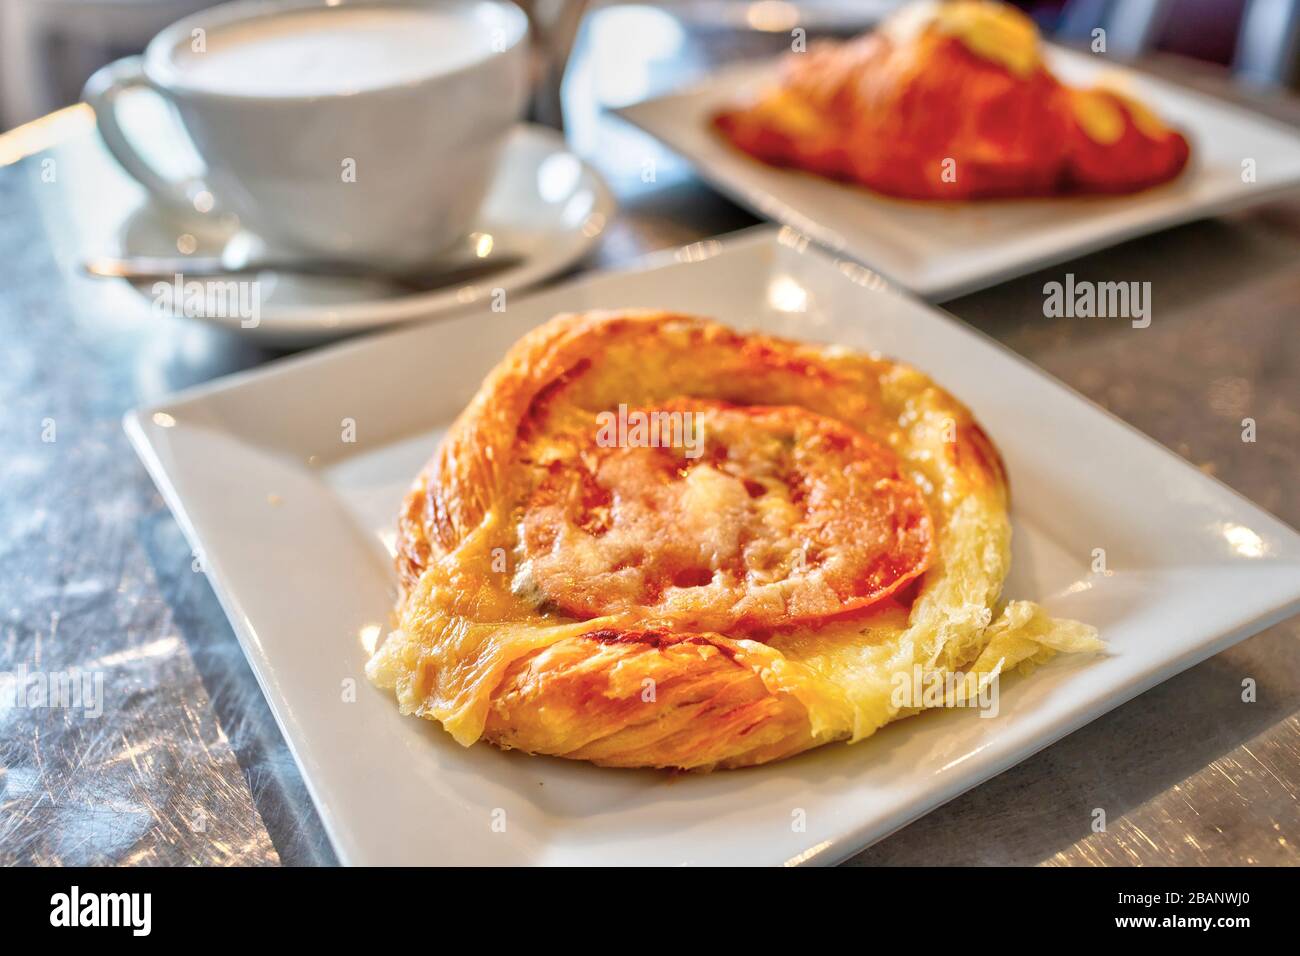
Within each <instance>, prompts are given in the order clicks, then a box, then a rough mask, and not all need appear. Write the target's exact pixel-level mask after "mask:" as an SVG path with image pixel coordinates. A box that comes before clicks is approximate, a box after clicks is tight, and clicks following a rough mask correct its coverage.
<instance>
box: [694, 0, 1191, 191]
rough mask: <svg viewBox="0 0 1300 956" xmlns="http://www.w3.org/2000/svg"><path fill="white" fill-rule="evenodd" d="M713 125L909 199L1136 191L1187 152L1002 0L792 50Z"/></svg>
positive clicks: (776, 159) (805, 164) (890, 22)
mask: <svg viewBox="0 0 1300 956" xmlns="http://www.w3.org/2000/svg"><path fill="white" fill-rule="evenodd" d="M714 125H715V126H716V127H717V129H718V130H719V131H720V132H721V133H722V134H723V135H724V136H725V137H726V138H727V139H728V140H730V142H731V143H733V144H734V145H735V146H736V147H738V148H739V149H741V150H743V151H745V152H746V153H749V154H750V155H752V156H755V157H757V158H758V159H760V160H763V161H764V162H767V163H771V164H774V165H778V166H790V167H795V168H799V169H804V170H808V171H811V172H814V173H818V174H821V175H823V176H829V177H833V178H835V179H841V180H847V181H850V182H855V183H859V184H861V185H863V186H866V187H868V188H870V189H873V190H875V191H877V192H880V193H884V194H886V195H890V196H897V197H900V198H906V199H957V200H960V199H979V198H993V197H1017V196H1050V195H1063V194H1081V193H1129V192H1135V191H1137V190H1140V189H1145V188H1147V187H1149V186H1154V185H1156V184H1158V183H1163V182H1165V181H1167V180H1170V179H1173V178H1174V177H1175V176H1177V175H1178V174H1179V173H1180V172H1181V171H1182V169H1183V167H1184V166H1185V165H1186V164H1187V159H1188V145H1187V140H1186V139H1185V138H1184V137H1183V136H1182V134H1181V133H1179V132H1177V131H1176V130H1174V129H1171V128H1169V127H1168V126H1166V125H1165V124H1164V123H1163V122H1161V120H1160V119H1159V118H1158V117H1157V116H1156V115H1155V114H1154V113H1152V112H1151V111H1150V110H1149V109H1147V108H1146V107H1145V106H1143V105H1142V104H1141V103H1139V102H1137V101H1136V100H1134V99H1132V98H1131V97H1128V96H1126V95H1124V94H1122V93H1120V92H1117V91H1114V90H1110V89H1106V88H1103V87H1096V88H1092V89H1076V88H1073V87H1070V86H1067V85H1066V84H1064V83H1062V82H1060V81H1059V80H1057V79H1056V77H1055V76H1053V75H1052V73H1051V71H1050V70H1049V69H1048V68H1047V66H1046V65H1045V64H1044V62H1043V57H1042V49H1041V44H1040V42H1039V37H1038V31H1037V29H1036V28H1035V26H1034V23H1033V21H1032V20H1031V19H1029V17H1027V16H1026V15H1025V14H1023V13H1021V12H1020V11H1019V10H1017V9H1015V8H1014V7H1011V6H1008V5H1007V4H1004V3H999V2H995V0H952V2H947V3H943V2H923V3H915V4H911V5H909V6H907V7H904V8H903V9H902V10H900V11H899V12H898V13H896V14H894V16H892V17H891V18H889V19H887V20H886V21H885V22H884V23H882V24H881V26H880V27H879V28H878V29H876V30H874V31H872V32H871V33H868V34H866V35H864V36H861V37H858V38H857V39H854V40H850V41H848V42H828V43H824V44H820V45H819V44H813V45H812V46H810V47H809V48H808V50H807V51H806V52H803V53H791V54H789V55H788V56H787V57H786V58H785V60H784V61H783V65H782V71H781V76H780V79H779V81H778V82H777V83H776V84H775V85H774V86H772V87H771V88H770V89H767V90H765V91H763V92H761V93H760V94H759V95H758V97H757V98H756V99H755V100H754V101H753V102H752V103H749V104H746V105H742V106H738V107H737V108H734V109H728V110H725V111H723V112H721V113H719V114H717V115H716V116H715V117H714Z"/></svg>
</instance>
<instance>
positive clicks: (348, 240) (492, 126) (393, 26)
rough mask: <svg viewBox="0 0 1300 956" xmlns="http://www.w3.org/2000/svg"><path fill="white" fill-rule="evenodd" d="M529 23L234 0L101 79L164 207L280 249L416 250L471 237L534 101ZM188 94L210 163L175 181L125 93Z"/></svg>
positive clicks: (186, 112)
mask: <svg viewBox="0 0 1300 956" xmlns="http://www.w3.org/2000/svg"><path fill="white" fill-rule="evenodd" d="M527 35H528V21H527V18H526V17H525V15H524V13H523V11H521V10H520V9H519V8H518V7H516V6H515V5H514V4H512V3H509V2H505V0H274V2H272V0H237V2H234V3H227V4H223V5H222V6H218V7H213V8H211V9H209V10H205V11H203V12H201V13H198V14H195V15H194V16H192V17H187V18H185V19H183V20H180V21H178V22H177V23H174V24H172V25H171V26H170V27H167V28H166V29H164V30H163V31H162V32H161V33H159V34H158V35H157V36H156V37H154V39H153V40H152V41H151V42H150V43H149V46H148V48H147V49H146V50H145V52H144V55H143V56H135V57H127V58H126V59H122V60H118V61H117V62H115V63H112V64H110V65H108V66H106V67H104V68H103V69H102V70H100V71H99V72H98V73H96V74H95V75H94V76H93V77H91V79H90V80H89V81H88V82H87V84H86V88H85V91H84V94H83V95H84V97H85V99H86V101H87V102H88V103H89V104H90V105H91V107H93V108H94V110H95V116H96V119H97V121H98V124H99V129H100V132H101V133H102V135H103V138H104V142H105V143H106V144H107V146H108V148H109V150H110V151H111V152H112V154H113V156H114V157H116V159H117V161H118V162H119V163H120V164H121V165H122V167H123V168H124V169H125V170H126V171H127V172H128V173H130V174H131V175H132V176H133V177H135V178H136V179H137V180H139V181H140V183H142V184H143V185H144V186H145V187H146V188H147V189H148V190H149V191H150V193H152V194H153V195H154V196H155V197H156V198H157V199H158V200H159V201H160V202H162V203H164V204H165V205H168V206H171V207H174V208H176V209H181V210H184V211H186V212H188V213H190V214H195V213H198V214H206V215H209V216H217V215H231V214H233V215H234V216H237V217H238V219H239V222H240V224H241V225H242V226H244V227H246V228H248V229H249V230H250V231H252V232H253V233H255V234H257V235H259V236H261V237H262V238H263V239H265V240H266V241H267V242H268V243H269V244H271V245H274V246H283V247H288V248H291V249H296V250H301V251H303V252H308V253H318V254H323V255H328V256H332V257H344V258H356V259H375V260H386V261H390V262H391V261H394V260H397V261H410V260H418V259H420V258H422V257H427V256H428V255H430V254H433V253H436V252H438V251H439V250H441V249H444V248H445V247H447V246H448V245H449V244H451V243H452V242H454V241H455V240H456V239H457V238H458V237H460V236H461V235H463V234H464V233H465V232H466V231H467V230H468V228H469V226H470V224H471V220H472V218H473V216H474V214H475V212H476V211H477V209H478V207H479V205H480V204H481V202H482V200H483V196H484V194H485V192H486V191H487V187H488V185H489V184H490V182H491V178H492V175H493V172H494V170H495V167H496V159H497V154H498V152H499V149H500V146H501V144H502V142H503V140H504V138H505V135H506V133H507V131H508V130H509V129H510V127H511V126H512V125H513V124H514V123H515V122H516V121H517V120H518V118H519V116H520V114H521V112H522V110H523V106H524V102H525V98H526V96H527V86H528V81H527V72H528V63H527ZM133 87H148V88H150V89H152V90H154V91H156V92H157V93H159V94H161V95H162V96H163V97H164V98H165V99H167V100H169V101H170V102H171V103H172V104H174V105H175V107H176V110H177V112H178V114H179V116H180V118H181V122H182V123H183V124H184V126H185V130H186V132H187V133H188V134H189V137H190V139H191V140H193V142H194V145H195V147H196V148H197V151H198V154H199V157H200V158H201V159H202V160H203V163H204V165H205V167H206V171H205V172H204V173H203V175H202V178H201V179H193V180H184V181H176V180H172V179H167V178H165V177H164V176H162V175H160V174H159V173H158V172H157V171H156V170H155V169H154V168H153V167H152V166H151V165H150V164H149V163H148V162H147V161H146V160H145V159H144V158H142V156H141V153H140V152H139V151H138V150H137V149H136V147H135V146H134V145H133V144H132V142H131V140H130V138H129V137H128V135H127V134H126V132H125V131H124V129H123V127H122V125H121V124H120V123H119V119H118V110H117V104H118V99H119V97H120V95H121V94H122V93H124V92H125V91H127V90H129V89H131V88H133Z"/></svg>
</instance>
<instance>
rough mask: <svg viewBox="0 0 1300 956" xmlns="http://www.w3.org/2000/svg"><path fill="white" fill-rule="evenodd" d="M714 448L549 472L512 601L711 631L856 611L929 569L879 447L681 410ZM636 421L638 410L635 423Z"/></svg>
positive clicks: (676, 410)
mask: <svg viewBox="0 0 1300 956" xmlns="http://www.w3.org/2000/svg"><path fill="white" fill-rule="evenodd" d="M657 413H666V414H667V415H686V416H693V419H692V421H693V424H694V425H695V427H698V428H699V429H700V431H701V432H702V436H701V437H702V438H703V441H702V443H701V444H700V446H699V447H697V448H696V449H695V451H696V456H695V457H691V456H690V455H689V454H686V453H685V452H686V450H685V449H683V448H680V447H600V446H598V445H596V446H593V445H592V444H590V442H591V440H592V436H593V435H594V434H595V432H596V429H595V428H594V427H592V425H591V423H590V422H588V423H587V425H586V427H582V426H579V427H578V429H577V430H576V432H575V433H574V435H573V440H574V443H575V446H576V447H575V449H574V451H575V452H576V453H569V454H567V455H564V456H563V457H556V458H554V459H551V460H549V461H545V462H539V457H540V456H538V455H535V454H530V456H529V457H530V459H531V460H532V461H534V462H537V464H536V465H535V467H536V469H537V471H538V472H539V481H538V484H537V486H536V489H535V490H534V492H533V493H532V495H531V498H530V500H529V502H528V505H527V507H526V509H525V513H524V517H523V522H522V534H521V539H522V541H523V543H524V556H525V562H524V565H523V570H522V571H521V573H520V574H519V575H517V576H516V580H515V582H514V588H515V591H516V593H519V594H524V593H538V592H540V594H541V595H543V596H544V598H545V599H546V600H547V601H549V602H550V603H551V604H553V605H556V606H558V607H559V608H561V609H563V610H564V611H565V612H567V613H569V614H573V615H576V616H584V617H590V616H599V615H604V614H616V613H622V612H627V611H637V612H638V613H640V614H641V615H643V616H650V617H653V618H663V617H671V618H672V619H674V620H675V621H677V622H678V623H679V624H684V625H689V626H694V627H707V628H709V629H713V630H720V629H724V628H736V627H739V628H741V629H742V630H743V629H746V628H749V627H771V626H777V625H788V624H790V623H792V622H798V621H811V620H815V619H817V618H820V617H825V616H828V615H834V614H839V613H842V612H845V611H850V610H859V609H861V608H864V607H867V606H869V605H871V604H874V603H876V602H878V601H880V600H882V599H884V598H885V597H888V596H889V595H890V594H893V593H894V592H895V591H897V590H898V589H899V588H901V587H902V586H903V585H905V584H906V583H907V582H908V581H911V580H912V579H913V578H915V577H917V576H918V575H920V574H921V573H922V572H923V571H924V570H925V569H926V567H927V566H928V563H929V557H930V550H931V541H932V537H933V526H932V523H931V518H930V515H929V511H928V509H927V508H926V505H925V501H924V499H923V496H922V494H921V492H920V491H919V490H918V489H917V488H916V486H915V485H913V484H912V483H910V482H907V481H904V480H903V479H902V478H901V477H900V475H899V468H898V459H897V457H896V456H895V454H894V453H893V452H892V451H891V450H890V449H888V448H886V447H884V446H883V445H880V444H877V443H876V442H873V441H871V440H869V439H868V438H866V437H865V436H863V435H862V434H860V433H859V432H857V431H855V430H853V429H851V428H849V427H848V426H846V425H844V424H842V423H840V422H836V421H834V420H832V419H829V418H824V417H822V416H820V415H814V414H812V413H810V412H808V411H806V410H804V409H801V408H795V407H790V406H781V407H765V406H745V407H736V406H730V405H726V404H724V403H718V402H702V401H677V402H672V403H668V404H667V405H665V406H664V407H663V408H662V409H659V410H657ZM634 414H636V413H635V412H634Z"/></svg>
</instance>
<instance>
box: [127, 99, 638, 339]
mask: <svg viewBox="0 0 1300 956" xmlns="http://www.w3.org/2000/svg"><path fill="white" fill-rule="evenodd" d="M430 175H437V172H436V171H434V170H431V171H430ZM616 208H617V206H616V203H615V201H614V198H613V195H612V194H611V193H610V191H609V189H608V187H606V185H605V183H604V181H603V180H602V179H601V178H600V175H599V174H598V173H597V172H596V171H595V170H594V169H592V168H591V167H590V166H589V165H587V164H586V163H584V162H583V161H582V160H581V159H579V158H578V157H577V156H576V155H575V154H574V153H572V152H570V151H569V149H568V147H567V145H566V144H565V142H564V139H563V137H562V136H560V134H559V133H557V132H555V131H554V130H551V129H548V128H546V127H543V126H537V125H535V124H523V123H521V124H520V125H518V126H517V127H515V129H514V130H512V131H511V133H510V136H509V139H508V140H507V141H506V143H505V146H504V147H503V149H502V152H501V159H500V165H499V167H498V171H497V176H496V179H495V180H494V181H493V183H492V186H491V188H490V190H489V192H488V195H487V198H486V199H485V200H484V203H483V208H482V210H480V212H479V217H478V220H477V222H476V223H475V224H474V227H473V232H474V233H475V236H474V238H475V240H477V242H481V243H483V245H482V248H483V249H484V251H485V252H487V251H489V250H490V253H491V254H498V253H502V254H509V255H517V256H520V257H521V259H522V261H521V262H519V263H518V264H517V265H515V266H512V267H510V268H508V269H504V270H502V271H501V272H496V273H492V274H490V275H487V276H484V277H483V278H482V279H479V280H476V281H475V282H473V283H470V284H467V285H463V286H451V287H448V288H446V289H436V290H433V291H431V292H423V293H418V294H406V295H401V294H396V293H394V292H393V291H392V290H391V288H390V287H386V286H385V285H384V284H383V283H382V282H378V281H369V280H362V279H345V278H338V279H335V278H329V277H324V278H322V277H317V276H299V275H293V274H289V273H274V272H265V273H261V274H259V275H257V276H255V277H248V276H238V277H235V278H255V279H256V280H257V282H258V293H259V296H258V299H259V306H260V315H259V316H258V321H257V324H256V325H255V326H254V327H247V326H246V325H245V324H244V319H242V318H241V313H240V312H239V311H238V310H236V309H220V310H214V312H213V313H212V314H205V313H204V312H203V311H195V312H189V311H187V312H186V315H190V316H192V317H194V318H199V319H204V320H206V321H211V322H215V323H218V324H220V325H224V326H226V327H228V328H233V329H237V330H238V331H239V332H240V333H241V334H244V335H252V336H257V337H258V338H259V339H260V340H261V341H263V342H265V343H267V344H275V345H282V346H301V345H308V344H312V343H315V342H320V341H324V340H327V339H332V338H338V337H339V336H342V335H347V334H351V333H354V332H359V331H362V330H365V329H373V328H379V327H381V326H385V325H392V324H394V323H398V322H407V321H410V320H412V319H426V318H432V317H434V316H438V315H444V314H448V313H451V312H454V311H457V310H460V311H464V310H465V309H466V308H469V307H473V306H474V305H475V304H482V303H483V302H484V301H486V300H489V299H490V298H491V296H492V295H493V291H494V290H496V289H504V290H505V292H506V296H507V299H508V298H509V295H510V293H512V292H516V291H518V290H521V289H526V288H528V287H529V286H531V285H535V284H537V283H538V282H541V281H542V280H543V279H546V278H548V277H550V276H553V275H556V274H558V273H561V272H563V271H564V270H565V269H567V268H568V267H570V266H572V265H573V264H574V263H575V262H577V261H578V260H579V259H581V258H582V256H583V255H585V254H586V253H587V252H588V251H589V250H590V249H591V248H592V247H593V246H594V245H595V243H596V242H597V241H598V240H599V238H600V236H601V234H602V233H603V232H604V231H605V227H606V225H607V224H608V223H609V221H610V220H611V219H612V218H613V217H614V214H615V211H616ZM177 231H178V225H177V223H176V222H175V221H173V220H172V219H171V218H170V217H166V216H163V215H162V214H160V213H159V212H158V210H157V209H156V208H155V207H153V206H152V205H145V206H142V207H140V209H139V210H137V212H136V213H135V215H133V216H132V217H131V218H130V219H129V220H128V221H127V223H125V224H124V226H123V228H122V230H121V231H120V234H119V238H118V246H119V249H120V252H121V253H122V254H125V255H141V256H147V255H167V256H175V255H176V249H177ZM190 236H191V238H192V239H193V240H194V242H195V243H196V244H195V245H193V247H192V249H191V252H192V254H193V255H196V256H201V255H217V254H219V253H220V252H221V249H222V248H223V247H225V246H226V245H227V244H228V243H241V244H245V245H246V247H248V248H253V249H257V248H258V247H259V245H260V241H259V240H258V239H257V238H256V237H254V236H252V235H251V234H249V233H247V232H244V231H241V232H236V233H234V234H230V233H221V232H219V231H208V232H206V233H205V232H203V231H201V230H200V229H198V228H195V229H194V230H193V231H192V232H191V233H190ZM435 266H436V264H435ZM215 281H225V280H215ZM153 286H154V283H152V282H146V283H139V284H136V285H134V286H132V288H134V289H136V291H137V292H138V293H139V294H140V296H141V297H143V298H145V299H147V300H149V301H150V302H151V303H152V301H153V300H154V298H155V295H154V291H153ZM198 301H199V300H198V298H197V297H195V299H194V302H196V303H197V302H198ZM214 301H215V300H214ZM222 312H228V313H229V314H221V313H222Z"/></svg>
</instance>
